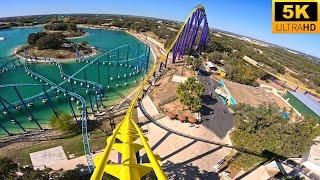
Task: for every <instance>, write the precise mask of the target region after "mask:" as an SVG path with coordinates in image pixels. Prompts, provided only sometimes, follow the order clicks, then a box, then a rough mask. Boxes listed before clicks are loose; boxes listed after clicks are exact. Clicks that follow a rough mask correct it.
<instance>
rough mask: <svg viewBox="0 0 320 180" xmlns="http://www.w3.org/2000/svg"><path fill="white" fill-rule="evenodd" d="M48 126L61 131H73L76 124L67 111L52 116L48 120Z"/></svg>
mask: <svg viewBox="0 0 320 180" xmlns="http://www.w3.org/2000/svg"><path fill="white" fill-rule="evenodd" d="M49 122H50V126H51V127H53V128H56V129H58V130H60V131H62V132H69V131H75V130H76V129H77V126H76V124H75V123H74V122H73V117H72V116H71V115H69V114H67V113H64V112H60V113H59V114H58V117H56V116H52V117H51V118H50V120H49Z"/></svg>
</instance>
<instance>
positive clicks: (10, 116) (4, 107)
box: [0, 98, 26, 132]
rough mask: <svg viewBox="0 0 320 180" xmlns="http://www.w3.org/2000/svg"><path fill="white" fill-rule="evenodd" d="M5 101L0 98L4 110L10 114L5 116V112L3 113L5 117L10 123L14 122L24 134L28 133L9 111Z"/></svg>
mask: <svg viewBox="0 0 320 180" xmlns="http://www.w3.org/2000/svg"><path fill="white" fill-rule="evenodd" d="M3 100H4V99H2V98H0V104H1V105H2V108H3V110H4V111H5V112H7V113H8V114H7V115H5V113H4V112H1V113H2V114H3V116H4V117H6V118H7V119H8V120H9V121H11V120H13V121H14V122H15V123H16V124H17V125H18V126H19V127H20V129H22V131H23V132H26V129H25V128H24V127H22V125H21V124H20V123H19V122H18V120H17V119H16V117H15V116H14V115H13V114H12V113H11V112H10V111H9V109H8V108H7V106H6V105H5V104H4V102H3Z"/></svg>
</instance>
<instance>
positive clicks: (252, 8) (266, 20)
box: [0, 0, 320, 57]
mask: <svg viewBox="0 0 320 180" xmlns="http://www.w3.org/2000/svg"><path fill="white" fill-rule="evenodd" d="M0 4H1V5H0V17H7V16H19V15H31V14H52V13H116V14H130V15H141V16H151V17H159V18H166V19H172V20H180V21H183V20H184V18H185V17H186V16H187V15H188V14H189V12H190V11H191V10H192V8H193V7H194V6H196V5H197V4H203V5H204V6H205V8H206V11H207V16H208V20H209V25H210V27H213V28H218V29H222V30H226V31H230V32H234V33H238V34H243V35H246V36H249V37H253V38H257V39H261V40H264V41H267V42H271V43H275V44H278V45H282V46H285V47H289V48H292V49H296V50H299V51H302V52H305V53H308V54H311V55H315V56H318V57H320V34H315V35H310V34H306V35H297V34H292V35H283V34H272V32H271V0H241V1H239V0H188V1H184V0H157V1H156V0H90V1H88V0H1V2H0Z"/></svg>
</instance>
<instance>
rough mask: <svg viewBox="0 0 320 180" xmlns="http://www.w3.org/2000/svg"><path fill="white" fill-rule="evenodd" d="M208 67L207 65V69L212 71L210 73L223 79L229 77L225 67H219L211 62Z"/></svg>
mask: <svg viewBox="0 0 320 180" xmlns="http://www.w3.org/2000/svg"><path fill="white" fill-rule="evenodd" d="M206 65H207V68H208V69H209V70H210V72H212V73H214V74H218V75H220V76H221V77H225V76H226V75H227V73H226V70H225V69H224V68H223V67H221V66H218V65H216V64H214V63H212V62H211V61H208V62H206Z"/></svg>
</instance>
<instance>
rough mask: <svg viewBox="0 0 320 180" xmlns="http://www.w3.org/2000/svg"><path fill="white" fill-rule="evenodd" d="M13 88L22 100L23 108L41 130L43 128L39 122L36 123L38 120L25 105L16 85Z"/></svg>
mask: <svg viewBox="0 0 320 180" xmlns="http://www.w3.org/2000/svg"><path fill="white" fill-rule="evenodd" d="M13 89H14V91H15V92H16V94H17V95H18V97H19V99H20V101H21V102H22V104H23V106H24V108H25V109H26V110H27V112H28V114H29V115H30V117H31V119H32V120H33V121H34V122H35V123H36V124H37V126H38V127H39V128H40V129H41V130H43V129H42V127H41V126H40V124H39V123H38V121H37V120H36V119H35V117H34V116H33V114H32V113H31V111H30V110H29V109H28V107H27V105H26V103H25V102H24V100H23V99H22V96H21V95H20V93H19V91H18V89H17V87H16V86H13Z"/></svg>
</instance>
